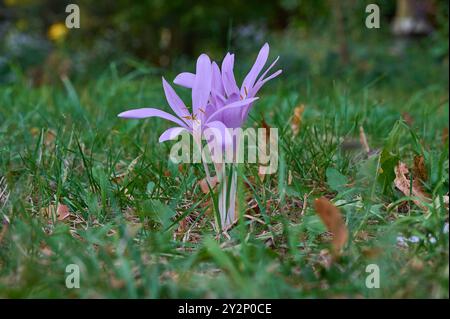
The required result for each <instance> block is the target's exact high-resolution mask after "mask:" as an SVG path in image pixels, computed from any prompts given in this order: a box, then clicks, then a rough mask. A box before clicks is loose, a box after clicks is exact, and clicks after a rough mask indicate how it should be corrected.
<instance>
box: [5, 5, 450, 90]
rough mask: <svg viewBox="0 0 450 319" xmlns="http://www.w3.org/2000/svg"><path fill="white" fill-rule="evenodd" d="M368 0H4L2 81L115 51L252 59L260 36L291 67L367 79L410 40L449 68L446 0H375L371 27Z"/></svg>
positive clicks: (152, 64) (73, 69) (81, 73)
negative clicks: (73, 16)
mask: <svg viewBox="0 0 450 319" xmlns="http://www.w3.org/2000/svg"><path fill="white" fill-rule="evenodd" d="M372 2H374V1H359V0H346V1H331V0H323V1H306V0H276V1H259V0H247V1H238V0H227V1H220V0H207V1H206V0H203V1H190V0H170V1H166V0H147V1H125V0H117V1H109V0H97V1H88V0H77V1H74V0H71V1H57V0H2V1H0V3H1V4H0V39H1V40H0V83H9V82H14V81H17V80H18V78H21V77H26V78H27V79H28V81H29V82H30V83H31V84H32V85H34V86H39V85H42V84H45V83H52V82H54V81H59V78H60V77H61V76H62V75H67V76H70V78H71V79H79V78H80V77H81V78H84V77H89V76H90V75H92V74H96V73H97V72H99V71H101V70H102V69H103V68H105V67H106V66H107V65H108V64H110V63H111V62H112V61H114V62H116V63H118V65H120V67H121V68H122V69H125V70H126V69H130V70H131V69H133V68H135V67H136V66H143V65H145V66H146V67H148V68H149V69H152V70H154V72H156V73H159V72H160V71H161V69H165V70H166V69H178V70H180V67H182V66H184V65H187V63H189V65H191V64H193V63H192V61H193V59H194V58H195V57H196V56H197V55H198V54H199V53H201V52H207V53H208V54H210V55H211V57H212V58H213V59H216V60H219V61H220V60H221V59H222V57H223V56H224V53H225V52H226V50H233V51H234V52H236V53H238V54H240V55H241V57H247V56H248V57H249V61H248V64H249V65H250V63H251V59H253V58H254V56H255V55H256V53H257V50H258V49H259V47H260V46H261V45H262V44H263V43H264V42H266V41H268V42H269V43H270V44H271V46H272V47H273V48H276V50H275V51H276V53H275V54H277V55H281V56H282V57H283V59H282V60H281V63H282V67H283V68H285V69H287V70H289V72H287V74H288V76H289V75H295V76H300V77H302V76H304V74H308V75H314V74H315V75H331V74H334V75H342V74H343V73H344V74H345V73H346V72H357V73H358V72H359V73H360V76H362V77H364V79H366V80H369V81H370V80H373V79H376V78H377V77H378V76H380V75H381V74H387V73H389V74H395V60H392V61H389V59H390V58H391V57H392V58H393V59H395V57H397V58H398V57H401V56H402V55H404V54H407V51H408V49H409V47H410V45H411V42H414V43H415V44H414V45H416V46H417V45H418V46H419V49H420V50H425V51H427V52H426V53H427V54H428V53H429V54H431V56H432V57H433V59H434V61H435V62H436V63H443V64H444V65H445V66H446V67H447V68H448V12H449V6H448V1H444V0H443V1H438V0H421V1H420V0H397V1H395V0H378V1H375V2H374V3H376V4H377V5H379V7H380V13H381V21H380V26H381V27H380V29H367V28H366V27H365V19H366V17H367V15H368V13H366V11H365V8H366V6H367V5H368V4H370V3H372ZM70 3H75V4H77V5H78V6H79V8H80V13H81V14H80V16H81V19H80V23H81V27H80V28H79V29H67V28H66V26H65V19H66V17H67V15H68V13H66V12H65V8H66V6H67V5H68V4H70ZM380 43H384V44H385V45H384V46H380ZM241 59H242V58H241ZM386 59H388V61H386ZM386 62H392V63H386ZM349 64H351V65H352V68H351V71H348V70H347V69H348V68H347V66H348V65H349ZM246 66H247V65H246ZM357 75H358V74H357Z"/></svg>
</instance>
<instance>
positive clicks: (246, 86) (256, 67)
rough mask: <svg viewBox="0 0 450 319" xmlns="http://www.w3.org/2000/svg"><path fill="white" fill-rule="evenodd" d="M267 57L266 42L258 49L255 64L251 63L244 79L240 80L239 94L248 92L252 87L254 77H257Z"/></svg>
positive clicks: (267, 47) (267, 46)
mask: <svg viewBox="0 0 450 319" xmlns="http://www.w3.org/2000/svg"><path fill="white" fill-rule="evenodd" d="M268 57H269V44H267V43H266V44H264V45H263V47H262V48H261V50H260V51H259V53H258V57H257V58H256V61H255V64H253V66H252V68H251V70H250V72H249V73H248V74H247V76H246V77H245V79H244V81H243V82H242V87H241V95H244V94H245V92H246V91H247V92H248V90H250V88H252V87H253V85H254V84H255V81H256V78H257V77H258V75H259V73H261V70H262V69H263V67H264V65H265V64H266V62H267V58H268Z"/></svg>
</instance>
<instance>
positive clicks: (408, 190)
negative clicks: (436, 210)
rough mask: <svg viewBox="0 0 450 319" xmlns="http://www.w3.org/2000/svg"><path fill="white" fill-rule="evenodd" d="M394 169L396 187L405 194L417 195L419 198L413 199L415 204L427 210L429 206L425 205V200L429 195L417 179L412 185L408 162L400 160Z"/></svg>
mask: <svg viewBox="0 0 450 319" xmlns="http://www.w3.org/2000/svg"><path fill="white" fill-rule="evenodd" d="M394 171H395V180H394V184H395V187H397V188H398V189H399V190H400V191H401V192H402V193H403V194H404V195H405V196H414V197H417V198H418V199H413V202H414V204H416V205H417V206H418V207H420V208H422V209H423V210H425V211H426V210H427V208H426V207H425V206H424V205H423V202H427V201H428V199H429V195H428V194H426V193H425V192H424V191H423V190H422V187H421V184H420V182H419V181H418V180H417V179H414V180H413V183H412V187H411V183H410V178H409V170H408V167H407V166H406V164H405V163H403V162H399V163H398V165H397V166H396V167H395V169H394Z"/></svg>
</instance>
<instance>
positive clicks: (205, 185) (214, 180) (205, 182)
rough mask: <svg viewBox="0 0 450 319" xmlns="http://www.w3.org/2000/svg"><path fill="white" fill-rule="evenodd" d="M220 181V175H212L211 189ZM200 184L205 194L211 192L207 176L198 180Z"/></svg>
mask: <svg viewBox="0 0 450 319" xmlns="http://www.w3.org/2000/svg"><path fill="white" fill-rule="evenodd" d="M218 183H219V179H218V177H217V176H214V177H212V179H211V181H210V185H209V186H210V187H211V189H214V187H216V185H217V184H218ZM198 184H199V185H200V189H201V190H202V192H203V194H208V193H209V187H208V180H207V178H206V177H205V178H203V179H202V180H201V181H200V182H198Z"/></svg>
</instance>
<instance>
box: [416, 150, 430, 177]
mask: <svg viewBox="0 0 450 319" xmlns="http://www.w3.org/2000/svg"><path fill="white" fill-rule="evenodd" d="M413 172H414V178H418V179H419V181H421V182H426V181H427V180H428V172H427V167H426V166H425V159H424V158H423V156H419V155H416V156H414V167H413Z"/></svg>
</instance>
